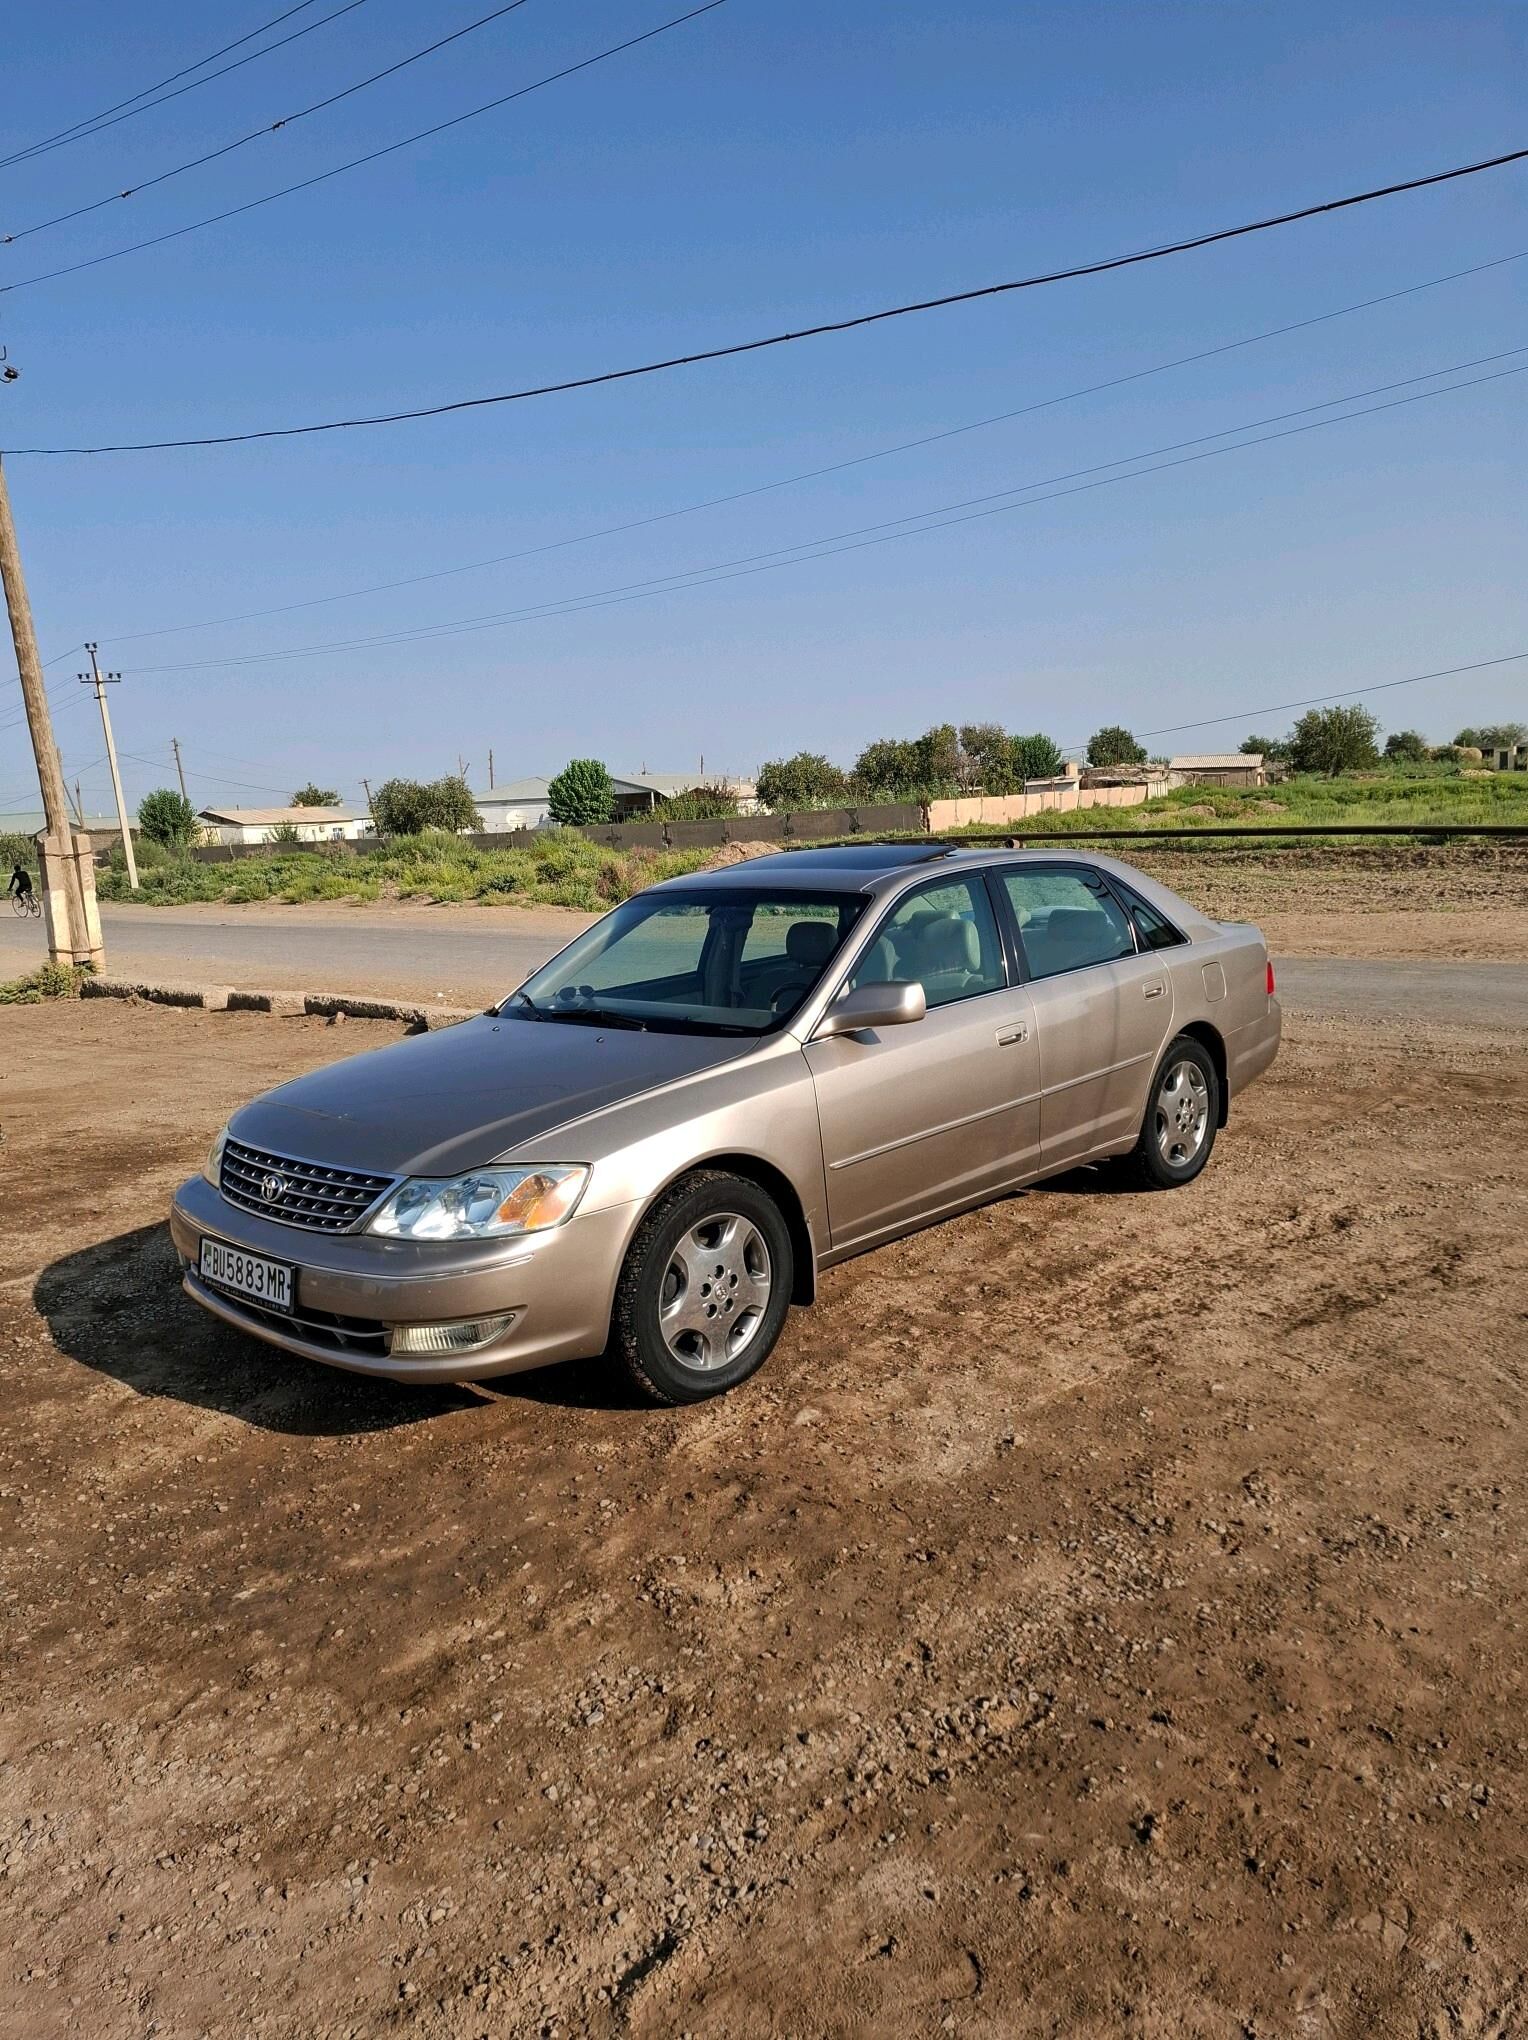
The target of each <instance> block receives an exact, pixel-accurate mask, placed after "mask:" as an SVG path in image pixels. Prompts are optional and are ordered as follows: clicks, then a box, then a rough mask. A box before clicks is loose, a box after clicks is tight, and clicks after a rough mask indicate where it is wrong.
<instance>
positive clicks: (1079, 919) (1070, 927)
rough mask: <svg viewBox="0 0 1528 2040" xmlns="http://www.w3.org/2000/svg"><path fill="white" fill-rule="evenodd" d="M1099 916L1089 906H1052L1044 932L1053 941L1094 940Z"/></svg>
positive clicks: (1097, 931)
mask: <svg viewBox="0 0 1528 2040" xmlns="http://www.w3.org/2000/svg"><path fill="white" fill-rule="evenodd" d="M1101 918H1102V917H1101V916H1100V915H1099V914H1098V913H1096V912H1095V911H1094V910H1093V908H1091V907H1052V908H1051V910H1050V914H1049V915H1048V917H1047V919H1046V922H1045V932H1046V934H1047V935H1048V936H1049V937H1050V938H1051V940H1052V941H1053V942H1068V943H1071V942H1095V941H1096V940H1097V939H1098V935H1099V925H1098V924H1099V921H1100V919H1101Z"/></svg>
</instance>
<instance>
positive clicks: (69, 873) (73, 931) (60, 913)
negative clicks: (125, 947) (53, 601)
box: [0, 461, 101, 964]
mask: <svg viewBox="0 0 1528 2040" xmlns="http://www.w3.org/2000/svg"><path fill="white" fill-rule="evenodd" d="M0 581H3V582H4V583H5V607H6V612H7V614H8V615H9V617H10V622H11V640H12V642H13V643H14V645H15V647H16V670H17V672H18V673H19V674H20V676H21V698H22V700H23V701H24V702H25V704H26V712H27V728H28V730H29V732H30V734H31V738H32V751H33V754H34V756H35V757H36V759H37V782H38V785H39V786H40V787H41V789H42V811H43V818H44V820H45V822H46V823H47V834H48V836H49V838H50V839H51V841H52V842H53V843H54V844H55V845H56V846H57V847H56V851H55V852H54V854H53V855H51V856H49V857H48V858H47V860H46V862H47V864H48V865H49V866H50V867H51V868H50V869H49V870H47V871H45V872H44V875H43V893H44V897H45V903H46V904H47V906H48V908H49V912H48V949H49V954H50V955H51V957H52V958H53V961H54V962H55V963H64V964H71V963H89V964H99V962H100V960H101V946H100V938H99V936H95V937H94V939H93V931H92V929H91V925H90V917H88V916H87V914H86V911H85V896H84V891H83V888H82V886H81V884H80V874H79V867H78V865H77V864H76V862H75V848H74V826H73V823H72V822H71V821H70V819H69V796H68V794H67V793H66V792H65V790H64V770H63V767H62V765H61V764H60V763H59V758H58V745H57V744H56V743H55V742H54V741H53V720H52V717H51V716H50V715H49V713H48V690H47V688H46V687H45V686H44V684H43V677H42V661H41V659H39V658H38V656H37V638H36V634H35V633H34V631H33V629H32V605H31V603H30V602H29V601H28V599H27V584H26V579H25V577H24V575H23V574H22V571H21V552H20V549H19V547H18V546H17V544H16V526H15V524H14V522H13V521H12V518H11V498H10V491H9V490H8V489H7V487H6V482H5V465H4V462H3V461H0ZM50 893H52V894H55V895H56V897H55V899H52V900H49V899H47V895H48V894H50Z"/></svg>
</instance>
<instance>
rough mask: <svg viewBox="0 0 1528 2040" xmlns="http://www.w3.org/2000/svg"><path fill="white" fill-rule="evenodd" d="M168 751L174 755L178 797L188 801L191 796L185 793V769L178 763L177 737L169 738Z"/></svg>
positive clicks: (178, 741) (178, 740)
mask: <svg viewBox="0 0 1528 2040" xmlns="http://www.w3.org/2000/svg"><path fill="white" fill-rule="evenodd" d="M170 749H171V750H172V751H173V752H174V753H175V777H176V778H177V779H178V780H179V781H180V797H181V799H182V800H189V799H190V798H191V796H190V794H189V793H187V791H186V768H185V766H184V765H182V764H181V762H180V738H179V737H171V739H170Z"/></svg>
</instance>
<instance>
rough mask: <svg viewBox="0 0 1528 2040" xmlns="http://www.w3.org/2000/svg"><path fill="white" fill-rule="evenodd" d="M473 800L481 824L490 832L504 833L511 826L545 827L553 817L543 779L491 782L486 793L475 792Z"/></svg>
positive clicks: (490, 833) (515, 827) (525, 827)
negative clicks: (496, 784)
mask: <svg viewBox="0 0 1528 2040" xmlns="http://www.w3.org/2000/svg"><path fill="white" fill-rule="evenodd" d="M472 804H473V806H474V807H475V808H476V809H477V811H478V814H479V815H480V816H481V817H482V826H483V828H484V829H485V830H486V831H487V832H488V834H489V835H491V836H500V835H503V834H504V833H505V832H506V831H507V830H510V829H541V828H545V826H546V824H547V823H548V822H549V821H550V820H551V819H552V811H551V809H550V808H549V807H548V806H547V804H546V781H545V780H544V779H511V780H510V781H509V783H508V785H507V786H494V787H490V788H489V790H488V792H487V793H475V794H474V795H473V796H472Z"/></svg>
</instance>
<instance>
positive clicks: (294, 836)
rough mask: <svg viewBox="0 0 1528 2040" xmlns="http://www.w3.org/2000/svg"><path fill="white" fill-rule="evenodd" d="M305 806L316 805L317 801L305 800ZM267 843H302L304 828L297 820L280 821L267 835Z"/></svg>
mask: <svg viewBox="0 0 1528 2040" xmlns="http://www.w3.org/2000/svg"><path fill="white" fill-rule="evenodd" d="M303 805H304V806H316V805H317V803H316V802H306V801H305V802H304V803H303ZM265 840H266V842H267V843H300V842H301V841H302V830H301V829H299V828H298V826H297V824H296V823H295V822H278V823H277V824H276V826H275V828H274V829H272V830H271V832H270V834H269V835H268V836H267V837H266V839H265Z"/></svg>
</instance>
